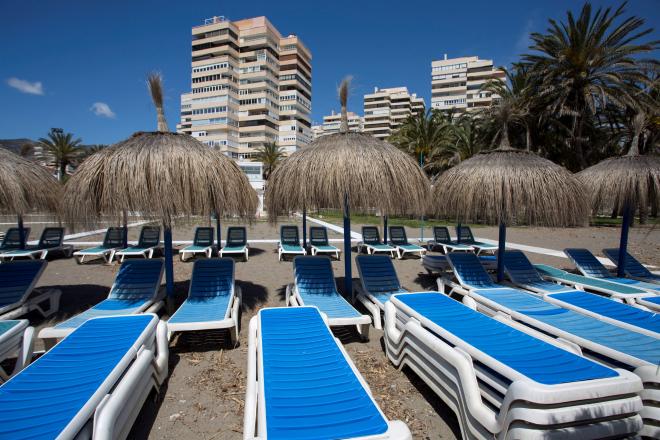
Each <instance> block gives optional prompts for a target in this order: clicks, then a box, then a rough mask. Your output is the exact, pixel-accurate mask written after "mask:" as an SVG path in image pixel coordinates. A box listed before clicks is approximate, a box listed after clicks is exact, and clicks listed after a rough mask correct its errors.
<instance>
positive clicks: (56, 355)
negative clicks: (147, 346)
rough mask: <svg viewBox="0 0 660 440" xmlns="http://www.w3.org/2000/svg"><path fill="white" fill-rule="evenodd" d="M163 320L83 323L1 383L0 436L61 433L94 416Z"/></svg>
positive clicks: (140, 318) (124, 318)
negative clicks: (147, 335) (116, 381)
mask: <svg viewBox="0 0 660 440" xmlns="http://www.w3.org/2000/svg"><path fill="white" fill-rule="evenodd" d="M157 322H158V319H157V317H156V316H154V315H137V316H122V317H113V318H104V319H95V320H92V321H87V322H86V323H84V324H83V325H81V326H80V327H79V328H78V329H77V330H76V331H74V332H73V333H71V334H70V335H69V336H68V337H67V338H65V339H64V340H62V342H60V343H59V344H57V346H55V347H54V348H53V349H51V350H50V351H48V352H46V354H44V355H43V356H42V357H40V358H39V359H38V360H37V361H35V362H33V363H32V364H31V365H29V366H28V367H27V368H26V369H25V370H23V371H22V372H21V373H19V374H18V375H16V376H14V377H13V378H12V379H10V380H9V381H8V382H7V383H5V384H4V385H3V386H1V387H0V438H7V439H9V438H11V439H15V440H19V439H36V438H55V437H57V436H58V435H60V434H61V433H62V432H63V431H64V430H65V429H66V428H67V426H69V425H70V424H71V422H72V420H73V419H74V417H76V416H78V417H83V418H84V419H83V420H86V419H87V418H89V417H91V416H92V415H93V414H94V411H95V410H96V407H97V405H98V404H99V403H100V401H101V399H102V398H103V397H104V396H105V395H106V393H108V392H110V391H111V387H112V386H113V384H114V381H112V380H110V381H108V380H109V379H110V378H114V379H115V380H116V379H117V378H118V376H119V375H121V374H122V372H123V371H124V370H125V368H126V364H128V363H129V362H130V361H131V359H133V358H134V357H135V355H136V352H137V350H138V349H139V348H140V347H141V346H142V345H143V343H144V340H145V338H146V334H147V333H148V332H149V331H150V330H151V331H153V330H154V329H155V327H156V324H157ZM103 390H105V391H103ZM99 391H102V392H101V393H100V394H97V393H98V392H99ZM85 405H88V406H85ZM73 435H75V433H71V432H69V433H68V435H66V436H64V437H65V438H72V437H73Z"/></svg>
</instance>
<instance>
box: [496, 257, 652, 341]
mask: <svg viewBox="0 0 660 440" xmlns="http://www.w3.org/2000/svg"><path fill="white" fill-rule="evenodd" d="M504 270H505V271H506V274H507V276H508V277H509V279H510V280H511V282H512V283H513V284H514V285H515V286H517V287H520V288H523V289H526V290H530V291H532V292H535V293H538V294H539V295H541V296H542V297H543V299H544V300H545V301H547V302H549V303H552V304H556V305H558V306H560V307H563V308H567V309H571V310H575V311H576V312H580V313H582V314H584V315H588V316H591V317H593V318H596V319H600V320H603V321H607V322H609V323H611V324H615V325H618V326H621V327H626V328H628V329H629V330H633V331H637V332H641V333H645V334H648V335H650V336H654V337H656V338H658V337H660V315H658V314H656V313H651V312H648V311H646V310H642V309H640V308H636V307H632V306H630V305H627V304H624V303H621V302H618V301H613V300H611V299H607V298H604V297H602V296H599V295H596V294H592V293H587V292H583V291H581V290H576V289H572V288H570V287H567V286H564V285H561V284H557V283H552V282H550V281H546V280H544V279H543V278H541V276H540V275H539V273H538V272H537V271H536V269H535V268H534V266H533V265H532V263H531V262H530V261H529V260H528V259H527V257H526V256H525V254H523V253H522V252H521V251H506V252H505V253H504Z"/></svg>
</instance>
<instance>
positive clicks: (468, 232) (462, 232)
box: [456, 226, 474, 244]
mask: <svg viewBox="0 0 660 440" xmlns="http://www.w3.org/2000/svg"><path fill="white" fill-rule="evenodd" d="M456 235H457V236H458V238H459V239H460V241H461V243H468V244H470V243H474V235H472V229H470V227H469V226H460V227H458V226H456Z"/></svg>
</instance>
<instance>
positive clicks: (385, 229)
mask: <svg viewBox="0 0 660 440" xmlns="http://www.w3.org/2000/svg"><path fill="white" fill-rule="evenodd" d="M383 243H384V244H387V215H384V216H383Z"/></svg>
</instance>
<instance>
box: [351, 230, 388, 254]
mask: <svg viewBox="0 0 660 440" xmlns="http://www.w3.org/2000/svg"><path fill="white" fill-rule="evenodd" d="M362 249H366V250H367V255H374V254H376V253H386V254H390V257H391V258H394V255H395V254H396V248H395V247H393V246H390V245H389V244H386V243H383V242H382V241H380V232H379V231H378V228H377V227H376V226H363V227H362V241H359V242H358V243H357V253H358V254H361V253H362Z"/></svg>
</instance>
